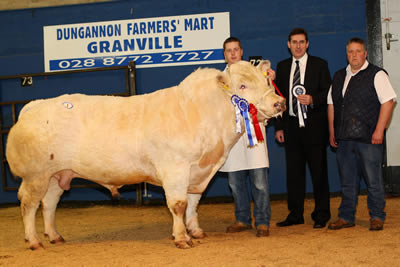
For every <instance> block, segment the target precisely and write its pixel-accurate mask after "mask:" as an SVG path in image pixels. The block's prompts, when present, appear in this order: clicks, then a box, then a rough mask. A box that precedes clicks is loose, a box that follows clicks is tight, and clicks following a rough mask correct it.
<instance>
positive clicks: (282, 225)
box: [276, 219, 304, 227]
mask: <svg viewBox="0 0 400 267" xmlns="http://www.w3.org/2000/svg"><path fill="white" fill-rule="evenodd" d="M296 224H304V221H290V220H288V219H286V220H284V221H281V222H278V223H276V226H279V227H286V226H291V225H296Z"/></svg>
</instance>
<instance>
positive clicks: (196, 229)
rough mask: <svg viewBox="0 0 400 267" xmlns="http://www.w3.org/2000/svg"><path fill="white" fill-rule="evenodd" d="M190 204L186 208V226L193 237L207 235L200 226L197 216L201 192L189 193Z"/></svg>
mask: <svg viewBox="0 0 400 267" xmlns="http://www.w3.org/2000/svg"><path fill="white" fill-rule="evenodd" d="M187 198H188V206H187V208H186V227H187V228H188V230H189V233H190V235H191V236H192V237H193V238H205V237H206V236H207V235H206V234H205V233H204V231H203V229H201V228H200V226H199V220H198V216H197V206H198V204H199V201H200V198H201V194H188V196H187Z"/></svg>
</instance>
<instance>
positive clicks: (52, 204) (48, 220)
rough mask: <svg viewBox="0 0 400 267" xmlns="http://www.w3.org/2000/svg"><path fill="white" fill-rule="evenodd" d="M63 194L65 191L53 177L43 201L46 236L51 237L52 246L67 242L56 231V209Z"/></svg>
mask: <svg viewBox="0 0 400 267" xmlns="http://www.w3.org/2000/svg"><path fill="white" fill-rule="evenodd" d="M63 192H64V190H63V189H62V188H61V187H60V186H59V185H58V181H57V180H56V179H55V178H54V177H52V178H51V179H50V182H49V189H48V190H47V192H46V195H45V196H44V198H43V199H42V212H43V220H44V234H45V235H46V236H48V237H49V240H50V243H52V244H56V243H64V242H65V241H64V238H63V237H62V236H61V235H60V234H59V233H58V232H57V230H56V208H57V204H58V201H59V200H60V196H61V195H62V193H63Z"/></svg>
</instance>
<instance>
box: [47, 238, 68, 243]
mask: <svg viewBox="0 0 400 267" xmlns="http://www.w3.org/2000/svg"><path fill="white" fill-rule="evenodd" d="M50 243H51V244H64V243H65V240H64V238H63V237H62V236H59V237H57V238H56V239H54V240H50Z"/></svg>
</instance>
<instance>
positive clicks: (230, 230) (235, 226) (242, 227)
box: [226, 222, 251, 233]
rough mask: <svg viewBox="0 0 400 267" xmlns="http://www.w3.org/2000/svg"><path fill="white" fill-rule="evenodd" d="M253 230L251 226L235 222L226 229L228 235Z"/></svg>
mask: <svg viewBox="0 0 400 267" xmlns="http://www.w3.org/2000/svg"><path fill="white" fill-rule="evenodd" d="M248 229H251V225H248V224H244V223H242V222H235V223H234V224H232V225H230V226H228V228H226V232H227V233H237V232H242V231H244V230H248Z"/></svg>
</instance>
